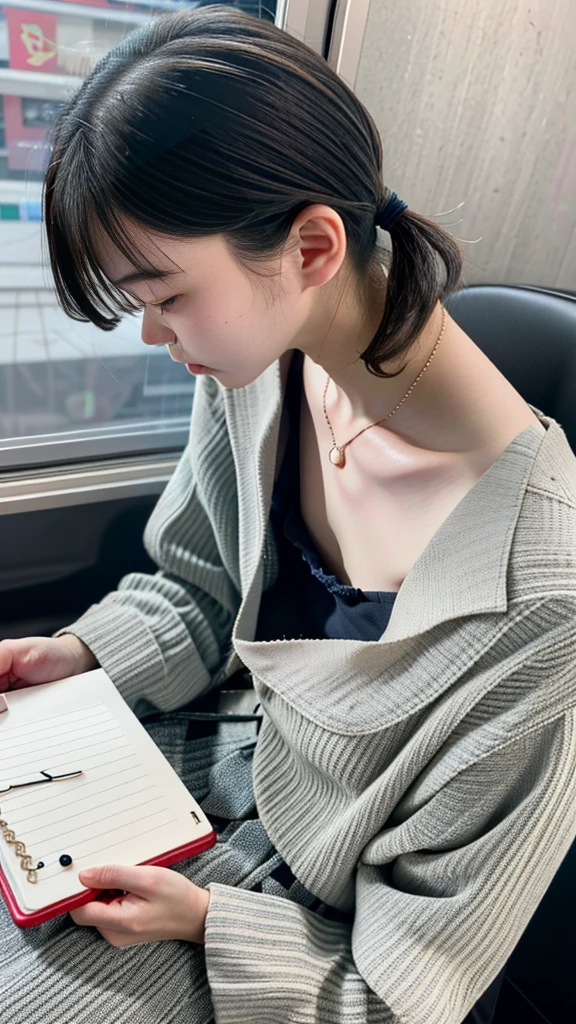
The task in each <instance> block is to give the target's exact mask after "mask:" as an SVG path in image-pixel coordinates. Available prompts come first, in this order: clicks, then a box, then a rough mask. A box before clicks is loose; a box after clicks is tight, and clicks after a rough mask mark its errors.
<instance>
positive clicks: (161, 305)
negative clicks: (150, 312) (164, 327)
mask: <svg viewBox="0 0 576 1024" xmlns="http://www.w3.org/2000/svg"><path fill="white" fill-rule="evenodd" d="M177 298H178V296H177V295H172V296H171V298H169V299H164V302H149V303H146V302H140V301H139V300H138V299H136V300H133V301H135V303H136V305H137V307H138V309H146V306H147V305H149V306H152V308H153V309H159V310H160V312H161V313H164V310H165V309H166V308H168V309H172V307H173V305H174V303H175V302H176V299H177Z"/></svg>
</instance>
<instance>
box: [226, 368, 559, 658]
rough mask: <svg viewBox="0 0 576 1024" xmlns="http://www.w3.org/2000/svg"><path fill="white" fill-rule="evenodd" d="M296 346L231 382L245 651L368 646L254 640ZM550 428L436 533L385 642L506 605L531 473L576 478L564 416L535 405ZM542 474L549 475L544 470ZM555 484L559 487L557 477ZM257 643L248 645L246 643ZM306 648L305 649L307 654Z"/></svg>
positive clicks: (525, 436)
mask: <svg viewBox="0 0 576 1024" xmlns="http://www.w3.org/2000/svg"><path fill="white" fill-rule="evenodd" d="M292 355H293V350H290V351H288V352H286V353H284V355H283V356H282V357H281V358H280V359H279V360H276V361H275V362H274V363H272V364H271V366H269V367H268V368H267V369H266V370H265V371H264V372H263V373H262V374H261V375H260V376H259V377H258V378H257V379H256V380H255V381H253V382H252V383H251V384H249V385H247V386H246V387H244V388H238V389H227V388H223V393H224V404H225V410H226V418H227V423H228V428H229V436H230V440H231V446H232V453H233V457H234V462H235V467H236V479H237V481H238V491H239V524H238V528H239V550H240V575H241V583H242V595H243V600H242V603H241V606H240V609H239V612H238V615H237V618H236V622H235V624H234V630H233V634H232V638H233V644H234V647H235V650H236V651H237V653H238V654H239V655H240V657H242V650H243V648H244V649H245V650H248V648H254V647H261V646H266V647H270V646H271V645H272V644H277V643H282V644H283V645H287V644H290V645H307V648H309V645H310V644H316V645H317V644H323V645H333V644H348V645H354V644H356V645H358V644H366V643H367V641H355V640H338V639H326V640H312V639H309V640H308V639H304V640H286V641H254V639H253V638H254V636H255V632H256V624H257V619H258V610H259V603H260V596H261V592H262V579H263V556H264V540H265V536H266V527H267V523H268V518H269V513H270V504H271V499H272V489H273V484H274V468H275V462H276V452H277V448H278V435H279V427H280V419H281V414H282V407H283V401H284V395H285V390H286V382H287V376H288V370H289V368H290V363H291V359H292ZM530 408H531V409H532V411H533V412H534V413H535V415H536V416H537V417H538V419H539V420H540V422H541V423H542V424H543V425H544V426H545V427H546V428H547V429H546V433H545V434H543V433H542V432H541V431H540V430H539V429H538V427H536V426H535V425H533V426H528V427H526V428H525V429H524V430H522V431H521V432H520V433H519V434H518V435H517V436H516V437H515V438H514V439H513V441H512V442H511V443H510V444H509V445H508V447H507V448H506V449H505V450H504V451H503V452H502V453H501V455H500V456H499V458H498V459H497V460H496V461H495V462H494V463H493V464H492V466H490V467H489V469H488V470H486V472H485V473H484V474H483V475H482V477H481V478H480V479H479V480H478V481H477V482H476V484H475V485H474V486H473V487H472V489H471V490H470V491H469V492H468V493H467V494H466V495H465V496H464V498H462V499H461V501H460V502H459V504H458V505H457V506H456V507H455V508H454V509H453V510H452V512H451V513H450V515H449V516H448V517H447V518H446V519H445V520H444V522H443V523H442V524H441V526H440V527H439V529H438V530H437V531H436V533H435V534H434V536H433V537H432V539H431V540H430V542H429V543H428V545H427V546H426V548H425V549H424V551H423V552H422V554H421V555H420V557H419V558H418V559H417V561H416V562H415V564H414V565H413V567H412V569H411V570H410V572H409V573H408V575H407V576H406V578H405V580H404V582H403V583H402V586H401V587H400V590H399V592H398V594H397V596H396V600H395V602H394V606H393V609H392V614H391V616H390V620H389V622H388V625H387V627H386V630H385V632H384V633H383V635H382V636H381V637H380V638H379V639H378V640H376V641H368V642H369V643H376V644H379V645H386V644H391V643H395V642H397V641H401V640H404V639H407V638H409V637H413V636H416V635H417V634H419V633H423V632H425V631H426V630H429V629H431V628H432V627H433V626H436V625H438V624H439V623H442V622H446V621H449V620H451V619H455V618H460V617H461V616H469V615H477V614H479V613H486V612H505V611H506V609H507V572H508V561H509V557H510V551H511V547H512V541H513V537H514V532H515V527H516V523H517V520H518V517H519V515H520V511H521V508H522V504H523V499H524V492H525V490H526V486H527V484H528V480H529V479H530V477H531V475H533V476H534V475H536V476H537V475H538V474H539V473H540V474H541V476H542V481H544V482H546V481H549V479H550V478H551V479H552V480H555V479H556V480H557V481H558V483H556V484H555V486H554V487H553V488H552V490H557V488H558V487H561V481H562V480H563V479H564V480H565V481H567V484H566V486H567V488H569V480H570V479H571V475H572V476H573V462H574V455H573V453H572V450H571V448H570V446H569V444H568V440H567V438H566V435H565V434H564V431H563V430H562V428H561V427H560V425H559V424H558V423H557V422H556V420H554V419H552V418H551V417H549V416H546V415H544V413H543V412H542V411H541V410H539V409H537V408H535V407H534V406H532V405H531V406H530ZM542 474H543V475H542ZM548 487H549V489H550V486H549V484H548ZM246 645H248V647H246ZM307 648H303V650H304V651H305V650H306V649H307Z"/></svg>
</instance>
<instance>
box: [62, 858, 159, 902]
mask: <svg viewBox="0 0 576 1024" xmlns="http://www.w3.org/2000/svg"><path fill="white" fill-rule="evenodd" d="M154 873H155V872H154V868H152V869H150V868H149V867H145V866H144V867H142V866H136V867H133V866H132V865H130V864H102V865H100V866H98V867H92V868H84V869H83V870H82V871H79V872H78V878H79V880H80V882H81V883H82V885H86V886H88V888H90V889H124V890H125V891H126V892H133V893H135V894H136V895H137V896H144V897H149V896H150V895H151V893H152V890H153V887H154V878H153V874H154Z"/></svg>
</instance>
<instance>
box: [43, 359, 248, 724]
mask: <svg viewBox="0 0 576 1024" xmlns="http://www.w3.org/2000/svg"><path fill="white" fill-rule="evenodd" d="M200 381H202V383H200ZM204 381H205V378H199V382H198V383H197V386H196V391H195V395H194V406H193V412H192V423H191V431H190V440H189V443H188V446H187V448H186V449H185V451H184V453H183V455H182V457H181V459H180V462H179V464H178V466H177V468H176V471H175V473H174V475H173V477H172V478H171V480H170V481H169V483H168V485H167V487H166V488H165V490H164V492H163V494H162V496H161V498H160V500H159V502H158V504H157V505H156V507H155V509H154V511H153V513H152V516H151V518H150V520H149V522H148V524H147V526H146V529H145V533H144V544H145V548H146V550H147V552H148V554H149V555H150V557H151V558H152V559H153V560H154V561H155V562H156V564H157V565H158V566H159V571H158V572H157V573H155V574H147V573H130V574H128V575H127V576H125V577H123V579H122V580H121V581H120V583H119V584H118V588H117V590H115V591H113V592H111V593H110V594H107V595H106V597H104V599H103V600H102V601H100V602H99V603H98V604H95V605H92V607H90V608H89V609H88V610H87V612H86V613H85V614H84V615H82V616H81V618H79V619H78V620H77V621H76V622H74V623H72V624H71V625H69V626H66V627H65V628H63V629H61V630H59V631H58V633H56V634H55V635H56V636H61V635H62V634H64V633H72V634H74V635H75V636H77V637H79V638H80V639H81V640H82V641H83V642H84V643H85V644H86V645H87V646H88V647H89V648H90V649H91V651H92V652H93V653H94V655H95V656H96V658H97V659H98V661H99V663H100V665H101V666H102V668H104V669H105V671H106V672H107V673H108V675H109V676H110V677H111V679H112V680H113V682H114V683H115V684H116V686H117V687H118V689H119V690H120V692H121V693H122V696H123V697H124V699H125V700H126V701H127V702H128V703H129V704H130V705H132V706H133V705H134V704H135V703H136V701H137V699H138V698H139V697H145V698H146V699H148V700H149V701H151V702H152V703H153V704H154V705H156V706H157V707H158V708H160V709H161V710H164V711H169V710H172V709H174V708H177V707H179V706H182V705H183V704H185V703H187V702H188V701H190V700H192V699H193V698H194V697H195V696H197V695H199V694H200V693H202V692H204V691H205V690H207V689H209V688H210V685H211V682H212V680H213V676H214V673H215V672H216V670H217V669H218V667H219V666H220V664H221V661H222V659H223V656H224V654H225V653H226V648H227V647H228V645H229V640H230V634H231V630H232V625H233V622H234V617H235V614H236V612H237V610H238V607H239V602H240V597H239V594H238V590H237V587H236V584H235V582H234V581H233V579H232V576H231V572H230V571H229V568H228V567H229V566H233V564H234V558H235V553H236V552H237V520H236V511H235V510H236V508H237V496H236V492H235V475H234V467H233V464H232V457H231V453H230V448H229V440H228V437H227V432H226V424H225V419H224V413H223V410H222V408H221V406H220V405H219V403H218V392H217V387H218V386H217V383H216V382H215V381H211V382H210V384H206V383H204Z"/></svg>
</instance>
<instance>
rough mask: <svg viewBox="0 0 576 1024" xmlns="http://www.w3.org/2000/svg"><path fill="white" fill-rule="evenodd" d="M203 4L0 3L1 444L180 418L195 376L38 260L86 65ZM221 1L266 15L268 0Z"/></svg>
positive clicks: (139, 0) (136, 322)
mask: <svg viewBox="0 0 576 1024" xmlns="http://www.w3.org/2000/svg"><path fill="white" fill-rule="evenodd" d="M210 2H211V3H214V2H215V0H210ZM204 5H205V4H204V3H203V2H200V3H198V2H186V0H177V2H174V0H135V2H132V3H124V2H122V0H3V3H2V4H1V5H0V441H4V442H6V441H7V440H8V439H15V440H16V439H21V443H23V442H24V438H31V437H33V436H37V435H44V436H46V435H51V434H55V435H58V436H60V437H61V436H62V433H63V432H78V431H88V432H89V433H90V434H93V433H94V431H95V430H96V431H99V430H100V431H101V430H102V429H103V428H105V427H107V428H109V427H111V426H112V425H113V426H114V427H116V428H118V427H119V426H120V425H124V426H126V425H127V424H133V423H135V422H137V423H139V424H140V426H142V425H143V424H145V423H147V422H149V423H150V425H151V427H152V426H154V427H155V428H156V429H157V428H158V425H159V424H161V423H163V422H172V423H173V422H174V421H175V420H176V419H181V420H182V422H183V423H184V422H185V421H187V420H188V419H189V416H190V410H191V405H192V396H193V392H194V378H192V377H190V376H189V374H188V373H187V372H186V370H185V369H184V368H183V367H182V366H178V365H176V364H175V363H173V362H172V361H171V360H170V358H169V357H167V354H166V352H165V351H164V350H163V349H162V350H160V351H159V350H158V349H154V350H148V349H146V348H145V347H144V345H143V343H142V341H141V340H140V318H139V316H127V317H125V318H124V320H123V321H122V323H121V324H120V325H119V327H118V328H117V329H116V330H114V331H111V332H104V331H100V330H98V329H97V328H96V327H94V326H93V325H92V324H84V323H79V322H77V321H75V320H71V319H69V318H68V317H67V316H66V315H65V314H64V313H63V312H62V310H61V309H60V308H59V306H58V305H57V302H56V297H55V293H54V291H53V289H52V287H51V281H50V273H49V270H48V268H47V267H46V265H45V263H44V264H43V260H42V244H41V229H42V224H41V203H40V198H41V188H42V179H43V171H44V168H45V167H46V163H47V158H48V142H47V132H48V129H49V127H50V124H51V122H52V119H53V117H54V115H55V113H56V112H57V111H58V110H59V108H60V107H61V106H62V104H63V103H64V102H65V101H66V99H67V98H68V97H69V96H71V95H72V94H73V93H74V91H75V90H76V88H77V87H78V86H79V85H80V84H81V82H82V79H83V78H84V77H85V76H86V75H87V74H88V73H89V72H90V70H91V69H92V67H93V66H94V64H95V63H96V61H97V60H98V59H99V58H100V57H102V56H103V55H104V54H105V53H106V52H107V51H108V50H109V49H111V48H112V47H113V46H115V45H116V43H118V42H119V41H120V40H121V39H122V38H124V37H125V36H126V35H128V34H129V33H130V32H132V31H133V30H134V29H135V28H137V27H138V26H139V25H140V24H142V23H144V22H146V21H148V20H149V19H150V18H151V17H152V16H154V15H155V14H159V13H162V12H163V11H171V10H177V9H179V8H183V7H185V8H195V7H201V6H204ZM228 6H234V7H238V8H240V9H242V10H245V11H247V12H248V13H249V14H253V15H256V16H258V17H261V18H264V19H266V20H267V21H270V22H274V19H275V13H276V0H264V2H257V0H246V2H238V0H237V2H234V0H228ZM44 248H45V247H44ZM0 462H1V457H0Z"/></svg>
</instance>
